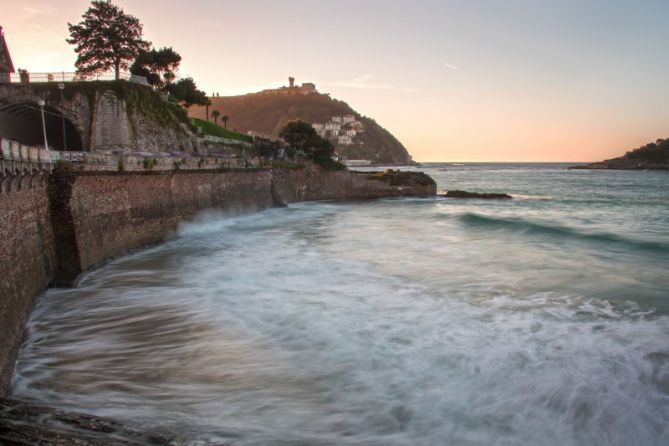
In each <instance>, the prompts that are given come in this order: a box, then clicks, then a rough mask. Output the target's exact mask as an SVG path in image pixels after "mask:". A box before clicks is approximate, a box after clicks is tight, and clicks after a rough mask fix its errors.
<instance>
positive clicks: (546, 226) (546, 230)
mask: <svg viewBox="0 0 669 446" xmlns="http://www.w3.org/2000/svg"><path fill="white" fill-rule="evenodd" d="M456 218H457V219H458V220H459V221H460V222H462V223H464V224H465V225H467V226H470V227H485V228H493V229H501V230H510V231H515V232H522V233H525V234H530V235H540V236H559V237H567V238H570V239H574V240H582V241H587V242H595V243H606V244H611V243H614V244H618V245H623V246H627V247H631V248H635V249H642V250H646V251H653V252H662V253H667V252H669V245H667V244H666V243H661V242H654V241H647V240H635V239H630V238H627V237H623V236H620V235H617V234H612V233H608V232H585V231H581V230H579V229H576V228H571V227H568V226H562V225H559V224H550V223H539V222H536V221H531V220H525V219H522V218H504V217H493V216H489V215H482V214H477V213H474V212H466V213H464V214H459V215H457V216H456Z"/></svg>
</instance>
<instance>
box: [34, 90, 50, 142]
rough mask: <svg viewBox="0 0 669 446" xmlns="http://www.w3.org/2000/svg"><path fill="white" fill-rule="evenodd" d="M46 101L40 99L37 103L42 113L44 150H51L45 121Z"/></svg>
mask: <svg viewBox="0 0 669 446" xmlns="http://www.w3.org/2000/svg"><path fill="white" fill-rule="evenodd" d="M44 104H46V102H44V99H40V100H38V101H37V105H39V108H40V110H41V111H42V134H43V135H44V148H45V149H47V150H48V149H49V143H48V142H47V140H46V122H45V121H44Z"/></svg>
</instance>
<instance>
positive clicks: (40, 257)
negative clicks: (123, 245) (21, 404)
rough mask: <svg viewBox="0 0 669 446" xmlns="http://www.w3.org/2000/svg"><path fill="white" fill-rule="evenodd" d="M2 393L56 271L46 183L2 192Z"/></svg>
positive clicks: (0, 292)
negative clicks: (37, 302) (39, 301)
mask: <svg viewBox="0 0 669 446" xmlns="http://www.w3.org/2000/svg"><path fill="white" fill-rule="evenodd" d="M0 232H1V234H0V395H2V394H4V393H5V392H6V390H7V386H8V384H9V380H10V378H11V372H12V370H13V366H14V361H15V359H16V353H17V352H18V347H19V345H20V342H21V336H22V333H23V327H24V325H25V321H26V319H27V317H28V314H29V313H30V311H31V309H32V307H33V302H34V299H35V297H36V296H37V295H38V294H39V293H40V292H42V290H44V288H45V287H46V286H47V284H48V283H49V281H50V280H51V278H52V277H53V274H54V271H55V250H54V243H53V240H54V238H53V232H52V227H51V217H50V213H49V200H48V194H47V189H46V186H44V185H41V184H40V185H37V186H36V187H34V188H32V189H24V190H21V191H16V192H12V193H0Z"/></svg>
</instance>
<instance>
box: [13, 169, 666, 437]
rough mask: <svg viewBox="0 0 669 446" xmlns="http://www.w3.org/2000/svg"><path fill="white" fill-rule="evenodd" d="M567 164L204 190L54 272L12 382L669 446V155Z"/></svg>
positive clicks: (324, 416)
mask: <svg viewBox="0 0 669 446" xmlns="http://www.w3.org/2000/svg"><path fill="white" fill-rule="evenodd" d="M568 166H569V164H499V163H498V164H473V163H434V164H425V165H423V166H420V167H409V168H407V169H408V170H422V171H425V172H426V173H428V174H429V175H431V176H432V177H433V178H434V179H435V180H436V182H437V184H438V189H439V190H441V191H446V190H453V189H461V190H466V191H474V192H505V193H509V194H511V195H512V196H513V199H511V200H466V199H452V198H443V197H433V198H394V199H381V200H369V201H322V202H311V203H299V204H292V205H290V206H289V207H287V208H277V209H269V210H265V211H262V212H257V213H250V214H245V215H231V214H225V213H221V212H215V211H210V212H205V213H202V214H201V215H199V216H198V217H197V218H196V219H195V220H194V221H192V222H189V223H185V224H183V225H182V226H181V227H180V229H179V230H178V231H177V232H175V234H173V236H172V237H171V238H170V239H169V240H168V241H167V242H165V243H163V244H161V245H159V246H155V247H153V248H150V249H146V250H144V251H141V252H138V253H135V254H132V255H128V256H126V257H123V258H119V259H116V260H114V261H112V262H111V263H109V264H107V265H106V266H103V267H101V268H100V269H98V270H96V271H93V272H91V273H90V274H88V275H87V276H86V277H85V278H84V280H83V281H82V282H81V284H80V286H79V287H78V288H75V289H50V290H48V291H47V292H46V294H45V295H44V296H42V297H41V298H40V299H39V301H38V303H37V306H36V308H35V310H34V312H33V314H32V317H31V319H30V321H29V324H28V337H27V339H26V341H25V343H24V345H23V347H22V349H21V352H20V357H19V360H18V363H17V368H16V373H15V376H14V378H13V383H12V391H13V395H14V396H15V397H17V398H21V399H27V400H31V401H37V402H41V403H46V404H49V405H54V406H57V407H59V408H62V409H65V410H72V411H82V412H85V413H90V414H96V415H102V416H110V417H114V418H117V419H120V420H123V421H127V422H130V423H132V425H139V426H143V427H147V428H149V429H151V430H155V431H158V432H162V433H165V434H168V435H175V436H177V438H181V439H185V440H184V444H191V445H209V444H221V445H282V446H283V445H285V446H297V445H388V446H394V445H421V446H423V445H425V446H428V445H429V446H431V445H555V446H566V445H620V446H631V445H644V446H652V445H658V446H659V445H668V444H669V187H668V186H669V173H668V172H645V171H590V170H568V169H567V167H568Z"/></svg>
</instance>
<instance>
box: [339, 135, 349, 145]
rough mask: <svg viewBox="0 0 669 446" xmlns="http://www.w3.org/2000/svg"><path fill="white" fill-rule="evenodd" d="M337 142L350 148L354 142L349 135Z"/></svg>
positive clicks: (341, 137) (343, 136)
mask: <svg viewBox="0 0 669 446" xmlns="http://www.w3.org/2000/svg"><path fill="white" fill-rule="evenodd" d="M337 141H338V143H339V144H341V145H343V146H350V145H351V144H353V140H352V139H351V137H350V136H348V135H342V136H340V137H339V138H338V140H337Z"/></svg>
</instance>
